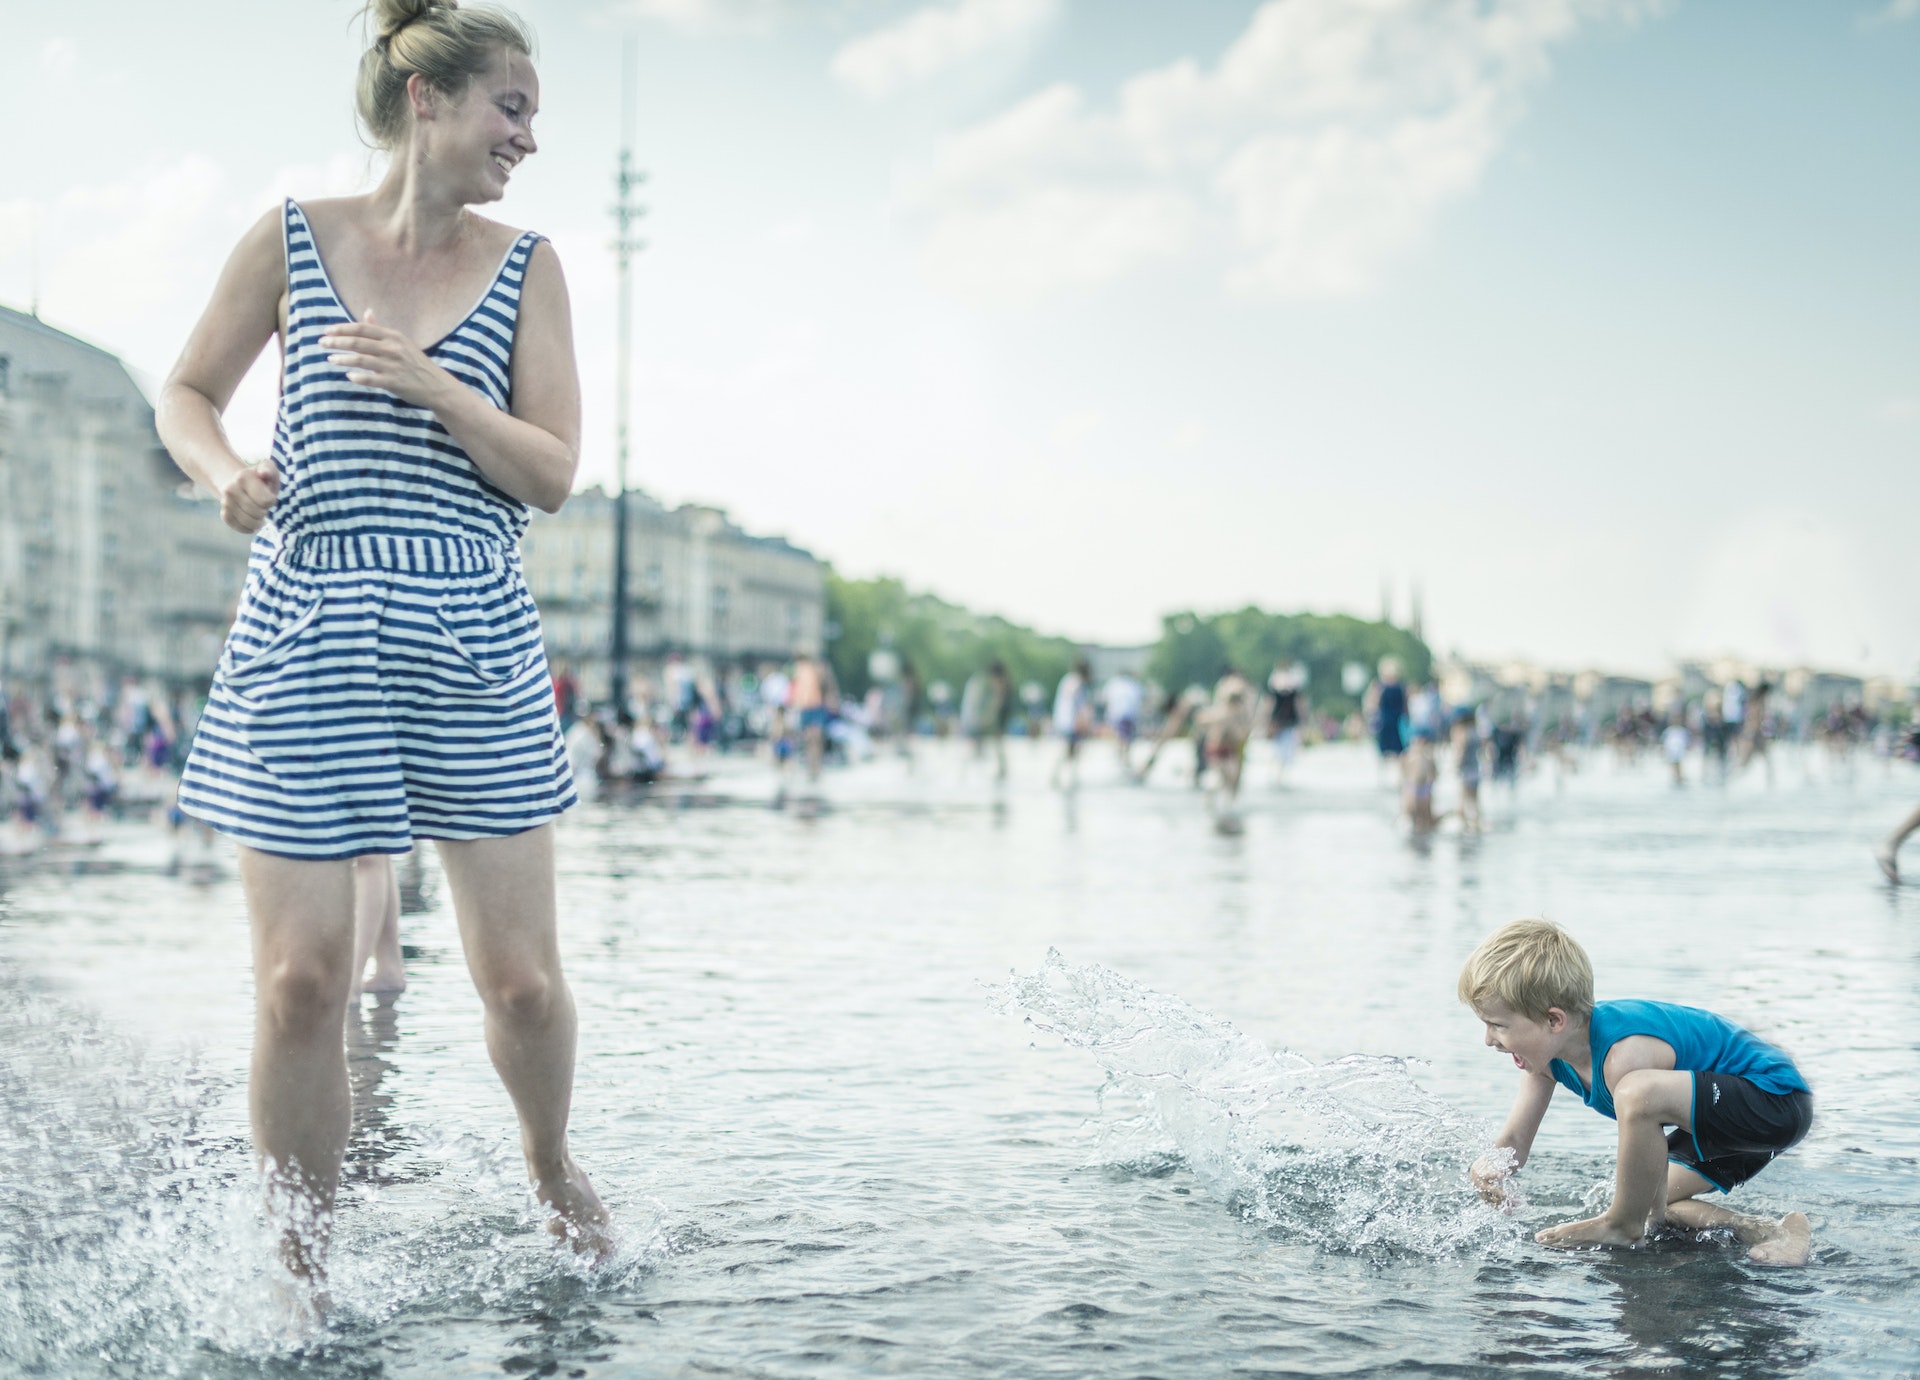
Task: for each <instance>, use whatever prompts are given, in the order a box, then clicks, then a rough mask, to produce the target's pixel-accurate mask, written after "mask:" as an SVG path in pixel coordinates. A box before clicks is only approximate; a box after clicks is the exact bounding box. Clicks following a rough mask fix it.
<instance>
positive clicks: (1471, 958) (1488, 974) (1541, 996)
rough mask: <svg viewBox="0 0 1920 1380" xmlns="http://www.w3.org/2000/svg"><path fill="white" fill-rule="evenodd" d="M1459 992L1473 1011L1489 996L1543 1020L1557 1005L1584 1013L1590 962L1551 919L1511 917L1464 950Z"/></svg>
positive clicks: (1589, 1000) (1589, 995) (1589, 997)
mask: <svg viewBox="0 0 1920 1380" xmlns="http://www.w3.org/2000/svg"><path fill="white" fill-rule="evenodd" d="M1459 992H1460V1000H1461V1001H1463V1002H1465V1003H1466V1004H1467V1005H1468V1006H1471V1007H1472V1008H1474V1010H1476V1011H1480V1010H1484V1009H1485V1004H1486V1002H1487V1000H1488V998H1492V999H1493V1000H1495V1001H1498V1002H1499V1003H1500V1004H1501V1005H1503V1006H1505V1007H1507V1008H1508V1009H1509V1010H1512V1011H1517V1012H1519V1013H1520V1014H1521V1015H1522V1016H1525V1017H1527V1018H1528V1019H1529V1020H1535V1021H1544V1020H1545V1019H1546V1018H1547V1012H1548V1011H1549V1010H1551V1009H1552V1008H1554V1007H1556V1006H1557V1007H1559V1008H1560V1009H1561V1010H1562V1011H1564V1012H1566V1013H1567V1014H1568V1015H1569V1016H1574V1017H1580V1018H1584V1017H1586V1016H1589V1015H1591V1014H1592V1012H1593V964H1592V962H1591V961H1590V960H1589V959H1588V958H1587V951H1586V950H1585V949H1583V948H1581V947H1580V945H1579V944H1578V942H1576V941H1575V939H1574V937H1573V936H1572V935H1570V934H1568V933H1567V932H1566V931H1565V930H1563V929H1561V928H1560V927H1559V926H1558V925H1556V924H1554V923H1553V922H1552V921H1551V920H1515V921H1514V922H1513V923H1512V924H1510V925H1502V926H1501V927H1500V928H1499V929H1497V930H1495V931H1494V932H1493V933H1492V934H1490V935H1488V936H1487V937H1486V939H1484V940H1482V941H1481V944H1480V947H1479V948H1477V949H1475V950H1474V951H1473V952H1472V953H1471V954H1470V955H1468V957H1467V962H1466V966H1465V967H1463V968H1462V969H1461V970H1460V987H1459Z"/></svg>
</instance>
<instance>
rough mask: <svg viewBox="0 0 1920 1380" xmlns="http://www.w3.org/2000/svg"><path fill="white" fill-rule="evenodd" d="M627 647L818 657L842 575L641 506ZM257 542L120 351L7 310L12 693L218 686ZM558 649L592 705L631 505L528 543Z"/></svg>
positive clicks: (1, 627)
mask: <svg viewBox="0 0 1920 1380" xmlns="http://www.w3.org/2000/svg"><path fill="white" fill-rule="evenodd" d="M627 512H628V522H629V524H630V526H629V547H628V556H629V569H628V577H629V581H630V583H629V591H630V604H629V608H630V614H629V617H630V620H631V621H630V623H629V625H628V641H627V645H628V648H629V650H630V652H631V654H632V656H633V658H634V663H635V669H637V670H643V669H645V668H646V667H647V666H648V665H649V664H650V663H658V662H659V661H661V660H663V659H664V658H665V657H666V656H667V655H668V654H669V653H674V652H677V653H680V654H681V655H683V656H686V657H687V658H689V659H690V660H694V661H702V662H705V663H707V664H708V665H710V666H713V667H715V668H723V667H727V666H731V665H743V664H750V663H753V662H756V661H761V660H781V661H784V660H785V659H787V658H788V657H790V656H792V655H793V653H794V652H795V651H796V650H799V649H805V650H807V651H809V652H813V653H819V652H821V651H822V650H823V649H824V646H825V641H826V631H827V628H826V567H825V565H824V564H823V563H822V562H820V561H819V560H817V559H816V558H815V557H813V556H812V555H811V554H809V553H808V552H806V551H803V550H801V549H800V548H799V547H797V546H794V545H792V544H791V543H789V542H786V541H784V540H781V539H779V538H772V537H755V536H751V535H749V534H748V533H746V532H744V531H742V530H741V529H740V528H739V527H738V526H736V525H735V524H734V523H732V522H730V521H729V520H728V518H727V515H726V514H725V513H724V512H722V511H720V510H719V509H717V508H706V507H700V506H697V505H691V504H689V505H685V506H682V507H679V508H674V509H667V508H664V507H662V506H661V505H660V504H659V503H658V502H656V501H654V500H653V499H651V498H649V497H647V496H646V495H644V494H641V493H638V492H634V493H631V494H629V496H628V502H627ZM247 547H248V538H247V537H245V536H243V535H242V534H240V533H238V532H235V531H233V530H232V529H230V528H229V527H227V526H226V525H225V524H224V523H223V522H221V520H220V513H219V507H218V505H217V504H216V503H215V502H214V500H213V499H212V497H211V496H210V495H208V494H206V493H205V491H204V490H202V491H199V492H197V493H196V491H195V489H194V486H193V484H192V483H191V482H190V481H189V480H188V479H187V477H186V476H185V475H184V474H182V473H181V472H180V470H179V469H178V467H176V466H175V465H174V463H173V461H172V459H171V458H170V457H169V456H168V455H167V453H166V450H165V449H164V448H163V447H162V446H161V444H160V438H159V435H158V434H157V433H156V432H155V430H154V424H153V408H152V407H151V405H149V403H148V402H147V400H146V398H145V396H144V395H143V394H142V393H141V391H140V388H139V386H138V385H137V384H135V383H134V381H133V378H132V376H131V375H129V374H128V373H127V370H126V367H125V366H124V365H123V364H122V363H121V362H120V361H119V360H118V359H117V358H115V357H114V356H113V355H111V354H109V353H107V352H106V351H105V350H102V349H99V348H98V347H96V346H93V345H89V344H87V343H86V342H85V341H82V340H79V339H76V338H75V337H73V336H70V335H67V334H65V333H64V332H61V331H58V330H55V329H54V328H52V327H51V326H48V325H46V324H45V323H44V322H42V321H40V320H38V319H37V318H35V317H32V316H29V315H26V314H24V313H21V312H17V311H13V310H11V309H8V308H6V307H0V682H4V683H7V684H10V685H40V684H48V683H52V682H57V681H62V680H64V681H66V682H68V685H67V688H69V689H71V690H73V691H75V692H78V693H87V692H88V691H90V690H92V689H97V688H104V687H105V685H106V684H107V683H109V682H110V681H111V680H114V679H117V678H119V677H123V676H138V677H143V678H145V677H158V678H160V679H162V680H163V681H165V682H167V683H168V684H169V685H170V686H174V687H178V688H199V687H204V686H205V685H206V683H207V682H208V680H209V679H210V678H211V676H212V674H213V667H214V663H215V662H216V661H218V659H219V656H220V647H221V643H222V642H223V641H224V640H225V638H226V633H227V629H228V628H229V627H230V626H231V624H232V622H233V613H234V608H235V606H236V604H237V603H238V601H239V597H240V588H241V585H242V583H243V581H244V580H245V577H246V564H247ZM522 555H523V560H524V564H525V570H526V575H527V581H528V584H529V586H530V587H531V588H532V590H533V595H534V599H535V601H536V602H537V603H538V604H539V606H540V613H541V619H542V622H543V624H544V627H545V631H546V639H547V652H548V656H549V658H550V659H551V660H553V661H554V662H555V663H556V664H559V663H562V662H564V663H567V664H569V665H571V666H572V668H573V669H574V671H575V674H576V675H577V676H579V677H580V679H581V682H582V685H583V687H584V688H585V689H586V690H587V692H588V693H589V694H590V695H591V694H597V693H601V692H604V689H605V687H606V686H607V684H608V673H609V666H610V661H609V654H608V653H609V644H610V642H611V633H612V621H613V608H612V589H613V500H612V498H611V497H610V496H609V495H607V494H606V493H604V492H602V491H601V490H599V489H590V490H587V491H586V492H584V493H579V494H575V495H574V496H573V497H572V498H571V499H570V500H569V501H568V502H567V505H566V506H565V507H564V508H563V509H562V510H561V511H560V513H559V514H557V515H548V514H545V513H539V512H536V513H534V515H533V524H532V527H531V529H530V530H529V532H528V534H527V537H526V539H525V541H524V543H523V546H522Z"/></svg>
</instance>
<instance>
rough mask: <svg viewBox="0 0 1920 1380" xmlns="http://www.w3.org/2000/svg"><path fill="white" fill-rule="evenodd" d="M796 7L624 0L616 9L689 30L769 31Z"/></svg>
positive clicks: (718, 0)
mask: <svg viewBox="0 0 1920 1380" xmlns="http://www.w3.org/2000/svg"><path fill="white" fill-rule="evenodd" d="M793 8H794V4H793V0H622V3H620V4H618V5H616V6H615V7H614V12H615V13H617V14H620V15H625V16H631V17H632V18H635V19H641V20H645V21H647V22H649V23H654V24H662V25H665V26H666V27H667V28H670V29H678V30H680V31H681V32H682V33H689V34H700V35H707V34H716V33H747V34H755V35H760V34H766V33H770V32H772V31H773V30H774V29H775V28H777V27H778V26H779V23H780V21H781V20H782V19H784V18H786V17H787V15H788V13H789V12H790V11H791V10H792V9H793Z"/></svg>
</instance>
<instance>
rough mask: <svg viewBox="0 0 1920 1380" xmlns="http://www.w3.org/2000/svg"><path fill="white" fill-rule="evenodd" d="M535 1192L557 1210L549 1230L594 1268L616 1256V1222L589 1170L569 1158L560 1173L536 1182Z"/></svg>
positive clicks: (548, 1224)
mask: <svg viewBox="0 0 1920 1380" xmlns="http://www.w3.org/2000/svg"><path fill="white" fill-rule="evenodd" d="M533 1193H534V1196H535V1197H536V1198H538V1199H539V1200H540V1201H541V1202H542V1203H544V1204H546V1206H547V1207H548V1208H550V1209H552V1211H553V1216H552V1217H550V1218H549V1219H547V1230H548V1231H550V1232H552V1233H553V1234H554V1235H555V1236H556V1237H558V1238H559V1239H560V1240H562V1241H564V1242H566V1243H567V1244H568V1245H569V1246H571V1247H572V1248H573V1252H574V1254H575V1255H579V1256H583V1257H585V1258H586V1260H587V1262H588V1263H589V1264H592V1265H599V1264H601V1263H602V1262H604V1261H605V1260H607V1258H608V1257H610V1256H611V1255H612V1254H613V1251H614V1247H615V1245H616V1244H617V1243H616V1242H615V1241H614V1238H613V1219H612V1218H611V1217H610V1216H609V1215H608V1213H607V1209H606V1206H605V1205H604V1204H603V1203H601V1201H600V1195H599V1194H597V1193H595V1192H594V1191H593V1184H592V1183H591V1182H589V1181H588V1179H587V1175H586V1171H584V1170H583V1169H581V1168H580V1166H579V1165H577V1164H575V1163H574V1162H573V1157H572V1156H571V1155H569V1156H568V1157H567V1161H566V1163H565V1164H564V1165H563V1166H562V1167H561V1170H560V1172H559V1173H557V1174H553V1175H549V1176H547V1177H545V1178H539V1179H535V1180H534V1181H533Z"/></svg>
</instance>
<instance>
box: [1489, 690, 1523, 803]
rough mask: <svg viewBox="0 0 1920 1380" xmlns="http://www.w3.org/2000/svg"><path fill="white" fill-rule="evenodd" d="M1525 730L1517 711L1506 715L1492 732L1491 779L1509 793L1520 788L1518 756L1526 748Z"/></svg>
mask: <svg viewBox="0 0 1920 1380" xmlns="http://www.w3.org/2000/svg"><path fill="white" fill-rule="evenodd" d="M1526 744H1527V729H1526V724H1525V721H1524V720H1523V719H1522V717H1521V714H1520V711H1519V710H1517V709H1516V710H1513V711H1511V712H1510V713H1508V715H1507V717H1506V718H1505V720H1503V721H1502V722H1501V723H1499V724H1496V725H1495V726H1494V730H1493V779H1494V780H1495V781H1502V782H1505V783H1506V787H1507V789H1508V790H1509V791H1515V790H1518V789H1519V787H1520V754H1521V752H1522V751H1523V750H1524V749H1525V748H1526Z"/></svg>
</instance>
